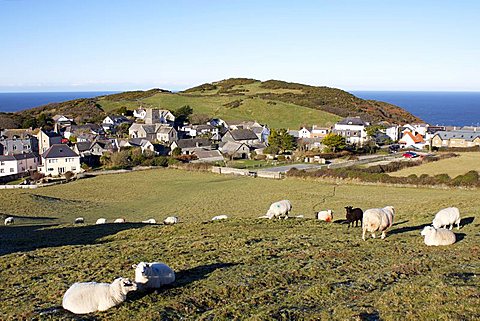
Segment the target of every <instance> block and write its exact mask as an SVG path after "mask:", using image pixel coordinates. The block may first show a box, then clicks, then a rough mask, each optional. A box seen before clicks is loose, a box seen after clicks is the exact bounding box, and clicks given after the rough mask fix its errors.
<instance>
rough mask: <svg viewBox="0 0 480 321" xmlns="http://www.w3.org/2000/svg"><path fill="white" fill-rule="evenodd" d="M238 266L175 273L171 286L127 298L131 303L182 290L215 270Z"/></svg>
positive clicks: (220, 266)
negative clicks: (153, 294) (178, 289)
mask: <svg viewBox="0 0 480 321" xmlns="http://www.w3.org/2000/svg"><path fill="white" fill-rule="evenodd" d="M238 264H239V263H213V264H207V265H200V266H197V267H194V268H191V269H186V270H182V271H179V272H175V282H173V283H172V284H169V285H165V286H163V287H161V288H160V289H153V290H148V291H144V292H140V291H137V292H133V293H131V294H130V293H129V295H128V298H129V299H130V300H131V301H135V300H140V299H142V298H143V297H144V296H147V295H151V294H152V293H156V294H161V293H163V292H165V291H168V290H171V289H176V288H182V287H184V286H186V285H188V284H190V283H193V282H196V281H199V280H203V279H206V278H207V277H208V276H209V275H210V273H212V272H213V271H215V270H218V269H225V268H231V267H233V266H236V265H238Z"/></svg>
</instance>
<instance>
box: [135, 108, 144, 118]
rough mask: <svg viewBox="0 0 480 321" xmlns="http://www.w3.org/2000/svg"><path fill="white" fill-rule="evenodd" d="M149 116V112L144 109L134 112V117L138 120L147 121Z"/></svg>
mask: <svg viewBox="0 0 480 321" xmlns="http://www.w3.org/2000/svg"><path fill="white" fill-rule="evenodd" d="M145 116H147V111H146V110H145V109H144V108H138V109H135V110H134V111H133V117H135V118H137V119H145Z"/></svg>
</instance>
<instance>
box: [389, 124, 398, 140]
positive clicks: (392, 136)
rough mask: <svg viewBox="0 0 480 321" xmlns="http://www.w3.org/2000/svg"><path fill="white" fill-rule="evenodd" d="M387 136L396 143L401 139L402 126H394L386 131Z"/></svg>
mask: <svg viewBox="0 0 480 321" xmlns="http://www.w3.org/2000/svg"><path fill="white" fill-rule="evenodd" d="M385 134H386V135H387V136H388V137H390V139H391V140H392V141H394V142H396V141H397V140H399V139H400V126H398V125H392V126H389V127H387V128H386V129H385Z"/></svg>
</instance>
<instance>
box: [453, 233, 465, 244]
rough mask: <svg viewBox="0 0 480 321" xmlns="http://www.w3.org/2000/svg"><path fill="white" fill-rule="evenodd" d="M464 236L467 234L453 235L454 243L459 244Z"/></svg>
mask: <svg viewBox="0 0 480 321" xmlns="http://www.w3.org/2000/svg"><path fill="white" fill-rule="evenodd" d="M465 236H467V234H465V233H455V239H456V241H455V243H458V242H461V241H462V240H463V239H464V238H465Z"/></svg>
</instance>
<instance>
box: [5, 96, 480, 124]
mask: <svg viewBox="0 0 480 321" xmlns="http://www.w3.org/2000/svg"><path fill="white" fill-rule="evenodd" d="M114 93H117V92H115V91H103V92H101V91H89V92H35V93H0V112H14V111H19V110H23V109H28V108H32V107H37V106H41V105H45V104H48V103H53V102H63V101H67V100H72V99H78V98H93V97H97V96H102V95H108V94H114ZM351 93H352V94H354V95H355V96H357V97H360V98H363V99H374V100H380V101H385V102H388V103H391V104H394V105H397V106H400V107H402V108H404V109H406V110H407V111H409V112H410V113H412V114H414V115H415V116H417V117H419V118H421V119H423V120H424V121H425V122H427V123H429V124H431V125H451V126H479V125H480V92H431V91H428V92H426V91H352V92H351Z"/></svg>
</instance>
